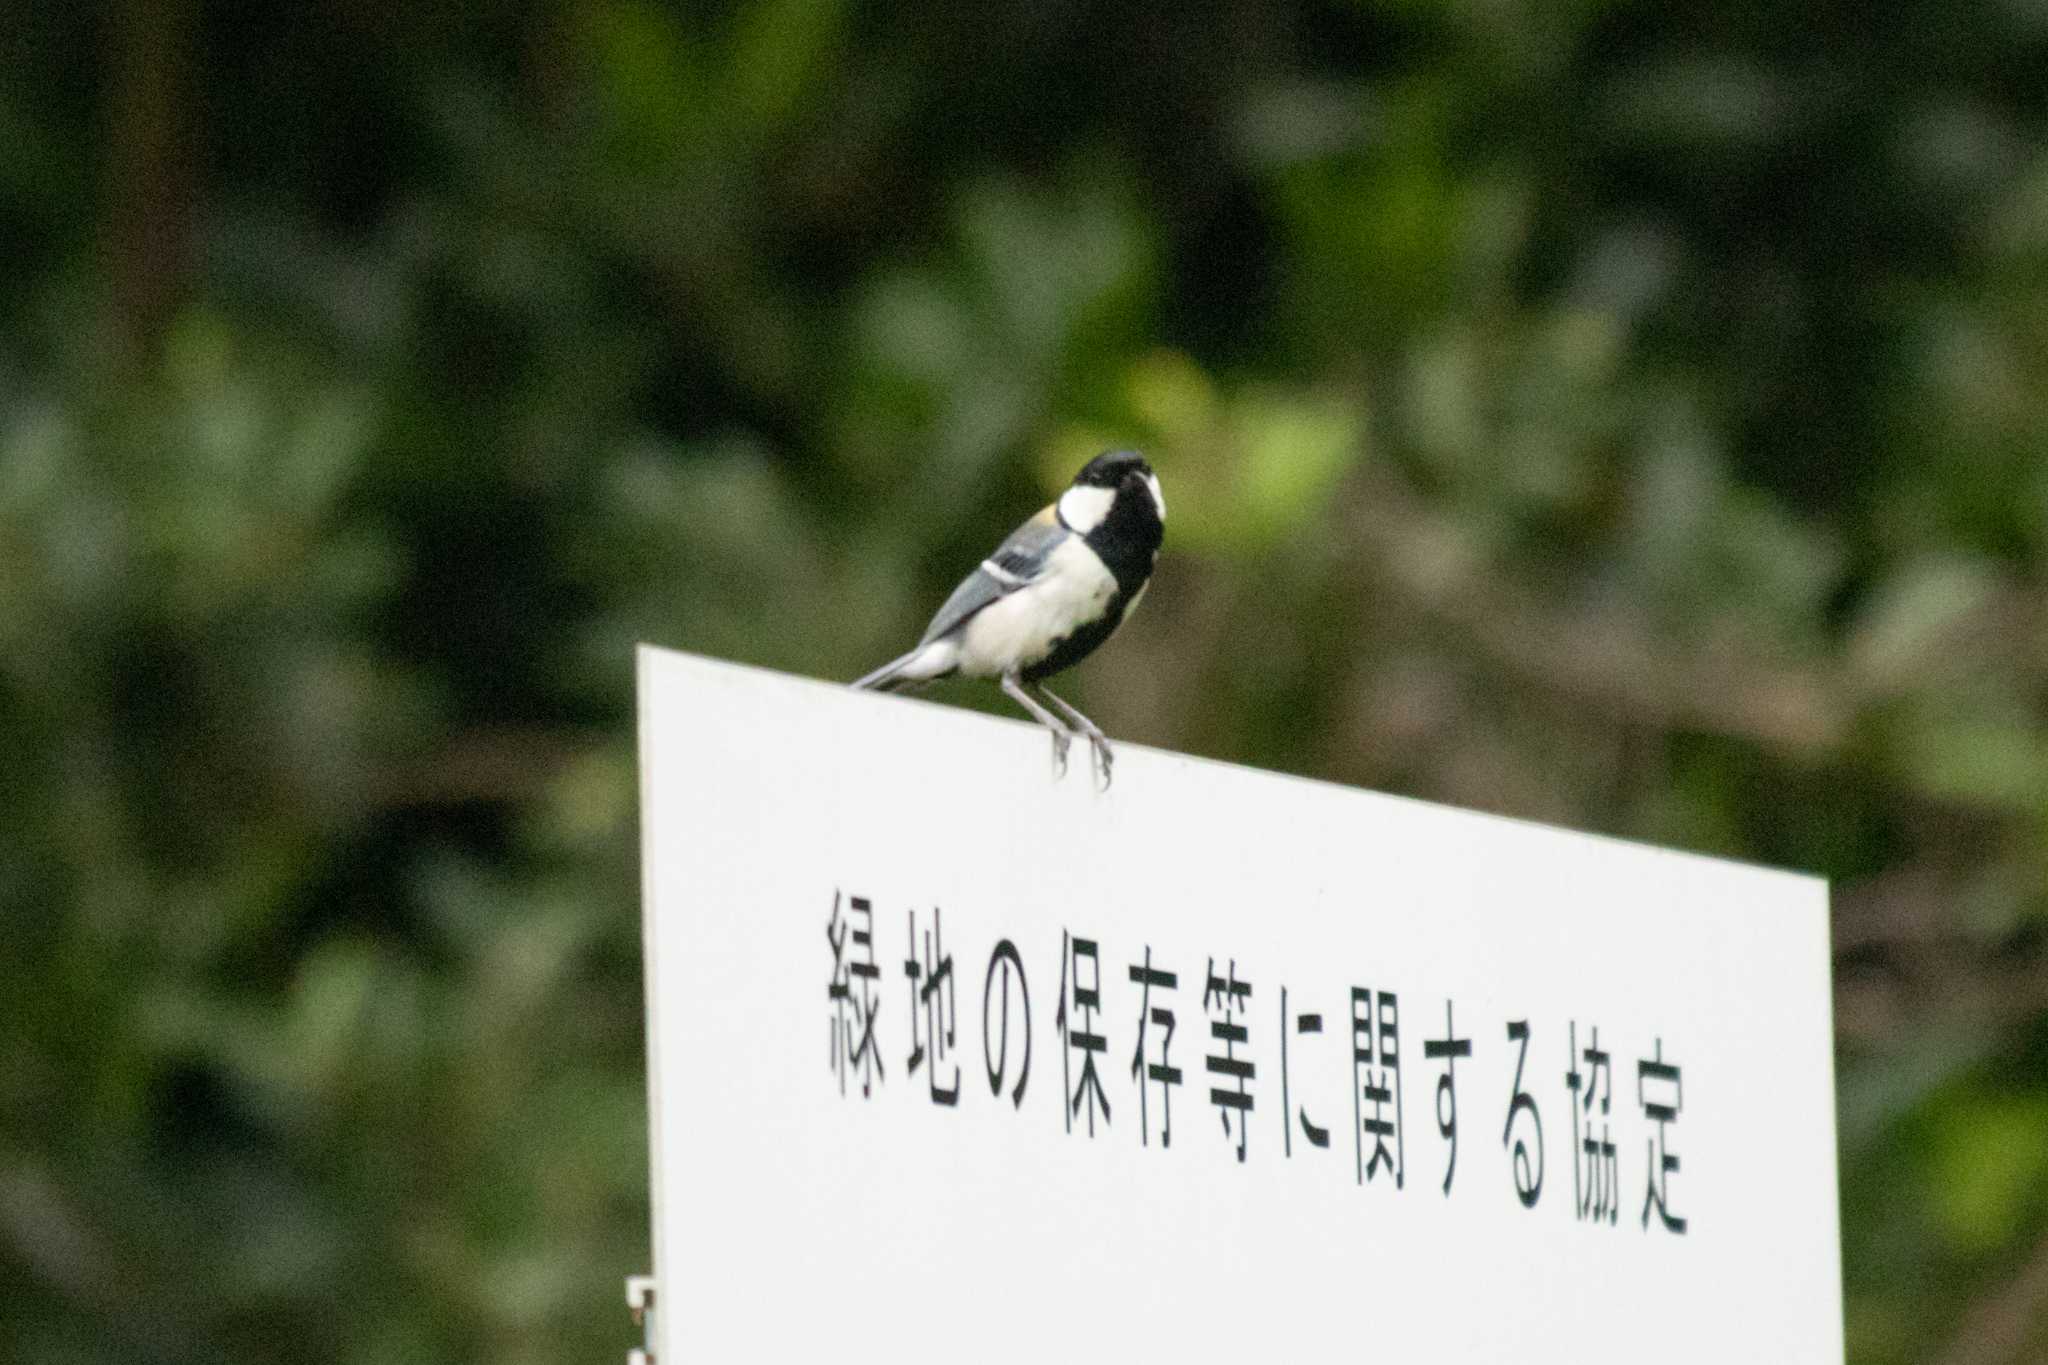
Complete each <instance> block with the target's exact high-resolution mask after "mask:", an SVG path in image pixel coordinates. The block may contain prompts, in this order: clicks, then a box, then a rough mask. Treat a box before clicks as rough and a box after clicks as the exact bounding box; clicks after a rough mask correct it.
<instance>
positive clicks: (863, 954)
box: [825, 891, 886, 1098]
mask: <svg viewBox="0 0 2048 1365" xmlns="http://www.w3.org/2000/svg"><path fill="white" fill-rule="evenodd" d="M840 902H841V895H840V893H839V892H837V891H834V892H833V893H832V918H831V919H829V920H828V921H826V924H825V941H826V943H828V944H830V945H831V947H832V982H831V985H830V986H829V987H828V988H827V989H826V992H825V994H826V998H827V999H829V1000H831V1002H832V1070H833V1073H834V1074H835V1075H837V1076H838V1077H839V1093H840V1094H842V1095H844V1094H845V1093H846V1077H847V1073H848V1072H850V1071H854V1070H858V1071H859V1072H860V1093H861V1096H862V1098H866V1097H867V1096H868V1095H869V1094H871V1093H872V1091H873V1089H874V1086H875V1084H876V1083H877V1082H880V1081H882V1080H884V1079H886V1073H885V1072H884V1071H883V1068H882V1053H881V1049H880V1047H879V1046H878V1045H877V1042H876V1039H875V1015H876V1013H877V1011H878V1009H879V1004H880V1002H879V1001H878V1000H877V998H876V985H875V983H876V981H877V980H878V979H879V978H880V977H881V975H882V969H881V968H880V967H877V966H876V965H875V935H874V923H875V917H874V911H873V908H872V907H871V906H870V905H869V904H868V899H867V897H865V896H852V897H848V898H846V900H845V903H846V905H847V908H848V909H849V911H850V912H851V913H849V914H848V915H847V916H846V918H844V919H841V918H840V914H839V906H840ZM856 917H858V918H859V919H860V921H861V924H862V926H863V927H861V928H858V929H856V928H854V927H853V920H854V919H855V918H856ZM849 945H850V946H851V947H852V948H853V949H854V956H853V957H852V959H851V960H849V956H848V953H847V948H848V946H849Z"/></svg>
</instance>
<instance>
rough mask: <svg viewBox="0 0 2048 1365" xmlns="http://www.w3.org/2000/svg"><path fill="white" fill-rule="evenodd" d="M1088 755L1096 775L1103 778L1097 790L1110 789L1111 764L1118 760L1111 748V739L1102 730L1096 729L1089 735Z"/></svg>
mask: <svg viewBox="0 0 2048 1365" xmlns="http://www.w3.org/2000/svg"><path fill="white" fill-rule="evenodd" d="M1088 757H1089V759H1090V763H1089V766H1090V767H1091V768H1092V769H1093V770H1094V772H1095V775H1096V776H1097V777H1099V778H1100V779H1101V780H1102V785H1101V786H1100V787H1098V788H1097V789H1096V790H1098V791H1108V790H1109V765H1110V764H1112V763H1114V762H1116V754H1115V753H1113V752H1112V751H1111V750H1110V747H1109V740H1108V738H1107V737H1106V736H1105V735H1104V734H1103V733H1102V731H1100V730H1096V731H1094V732H1093V733H1091V734H1090V735H1089V736H1088Z"/></svg>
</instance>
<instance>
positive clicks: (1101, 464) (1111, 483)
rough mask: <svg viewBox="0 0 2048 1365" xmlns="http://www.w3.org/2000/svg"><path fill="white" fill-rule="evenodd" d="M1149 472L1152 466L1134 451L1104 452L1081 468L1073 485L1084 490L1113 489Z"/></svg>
mask: <svg viewBox="0 0 2048 1365" xmlns="http://www.w3.org/2000/svg"><path fill="white" fill-rule="evenodd" d="M1151 472H1152V466H1151V465H1149V464H1146V463H1145V457H1144V456H1143V455H1140V454H1139V453H1138V452H1137V451H1135V450H1105V451H1103V452H1102V453H1101V454H1100V455H1097V456H1096V457H1095V458H1094V459H1092V460H1090V461H1089V462H1088V463H1087V464H1084V465H1082V466H1081V472H1080V473H1078V474H1076V475H1075V476H1074V483H1075V484H1076V486H1079V487H1084V488H1115V487H1116V486H1117V485H1118V484H1120V483H1122V482H1123V481H1124V480H1125V479H1127V478H1129V477H1130V476H1131V475H1133V474H1135V475H1137V476H1138V477H1140V478H1143V477H1145V476H1146V475H1148V474H1150V473H1151Z"/></svg>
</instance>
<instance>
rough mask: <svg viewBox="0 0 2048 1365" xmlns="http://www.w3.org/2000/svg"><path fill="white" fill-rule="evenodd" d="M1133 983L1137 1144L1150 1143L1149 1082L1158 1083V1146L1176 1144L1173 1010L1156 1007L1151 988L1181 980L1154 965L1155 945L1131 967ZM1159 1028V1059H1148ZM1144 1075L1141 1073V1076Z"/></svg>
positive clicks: (1171, 986)
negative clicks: (1153, 1030)
mask: <svg viewBox="0 0 2048 1365" xmlns="http://www.w3.org/2000/svg"><path fill="white" fill-rule="evenodd" d="M1131 980H1132V981H1133V982H1135V983H1136V984H1137V985H1138V986H1139V987H1140V990H1139V994H1138V1045H1137V1046H1136V1047H1134V1048H1132V1049H1131V1077H1132V1079H1133V1080H1135V1081H1137V1083H1138V1143H1139V1145H1140V1146H1147V1145H1149V1144H1150V1143H1151V1141H1152V1139H1151V1136H1150V1134H1151V1129H1152V1124H1151V1115H1150V1113H1149V1110H1148V1108H1147V1106H1146V1103H1145V1083H1146V1081H1147V1080H1152V1081H1157V1082H1158V1083H1159V1145H1160V1146H1162V1147H1171V1146H1172V1145H1173V1089H1172V1088H1173V1087H1174V1086H1176V1085H1179V1084H1180V1068H1179V1067H1177V1066H1174V1065H1172V1064H1171V1063H1170V1061H1169V1059H1168V1056H1167V1053H1168V1050H1169V1049H1171V1048H1172V1047H1173V1010H1172V1009H1171V1008H1170V1007H1168V1006H1167V1005H1165V1004H1155V1003H1153V1000H1152V989H1153V987H1155V986H1156V987H1158V988H1159V989H1160V990H1162V991H1170V990H1173V989H1175V988H1176V987H1177V986H1178V985H1179V984H1180V978H1179V977H1178V976H1177V975H1176V974H1175V973H1173V972H1168V971H1161V970H1160V969H1159V968H1157V967H1154V966H1153V965H1152V946H1151V945H1150V944H1146V945H1145V962H1144V965H1143V966H1140V965H1138V964H1137V963H1132V964H1131ZM1152 1025H1157V1026H1158V1027H1160V1028H1163V1029H1165V1030H1166V1033H1165V1035H1164V1036H1163V1037H1161V1038H1160V1039H1159V1060H1158V1061H1156V1062H1147V1061H1146V1060H1145V1039H1146V1038H1147V1037H1148V1036H1150V1028H1151V1026H1152ZM1141 1073H1142V1074H1141Z"/></svg>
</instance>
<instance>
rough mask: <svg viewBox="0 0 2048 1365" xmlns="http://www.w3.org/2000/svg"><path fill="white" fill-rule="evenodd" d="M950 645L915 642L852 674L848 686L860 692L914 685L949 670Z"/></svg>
mask: <svg viewBox="0 0 2048 1365" xmlns="http://www.w3.org/2000/svg"><path fill="white" fill-rule="evenodd" d="M952 653H953V651H952V649H951V647H950V646H949V645H947V644H946V643H945V642H943V641H932V642H930V643H927V644H922V645H919V646H918V647H917V648H916V649H913V650H911V651H910V652H909V653H908V654H905V655H903V656H902V657H901V658H896V659H891V660H890V661H889V662H888V663H885V664H883V665H882V666H881V667H880V668H878V669H876V670H875V671H874V672H872V673H870V674H868V675H867V676H865V677H862V678H856V679H854V681H853V682H852V684H851V686H853V687H856V688H858V689H860V690H861V691H864V692H900V691H902V690H903V689H905V688H907V687H917V686H919V685H921V684H923V683H928V682H930V681H931V680H932V679H934V678H939V677H944V676H945V675H946V674H947V673H950V672H952V671H953V665H954V662H955V660H954V659H953V658H952V657H951V656H952Z"/></svg>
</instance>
